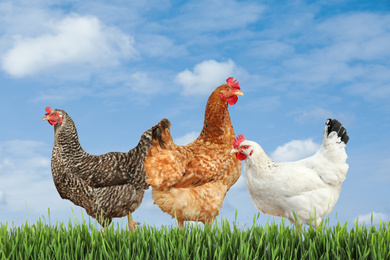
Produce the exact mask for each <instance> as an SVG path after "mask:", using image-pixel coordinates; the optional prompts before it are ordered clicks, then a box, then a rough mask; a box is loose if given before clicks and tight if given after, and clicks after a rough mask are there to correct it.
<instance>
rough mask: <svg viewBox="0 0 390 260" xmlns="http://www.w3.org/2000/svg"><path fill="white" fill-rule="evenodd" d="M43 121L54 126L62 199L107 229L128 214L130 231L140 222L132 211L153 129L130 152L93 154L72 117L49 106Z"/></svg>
mask: <svg viewBox="0 0 390 260" xmlns="http://www.w3.org/2000/svg"><path fill="white" fill-rule="evenodd" d="M46 112H47V113H46V115H45V117H44V118H43V119H42V120H48V122H49V123H50V124H51V125H54V148H53V153H52V158H51V170H52V175H53V180H54V184H55V186H56V188H57V191H58V193H59V194H60V196H61V198H62V199H68V200H70V201H72V202H73V203H74V204H76V205H77V206H81V207H83V208H84V209H85V210H86V212H87V214H88V215H90V216H91V217H93V218H95V219H96V220H97V221H98V222H99V223H100V225H102V226H103V232H104V228H105V227H108V226H109V225H110V223H111V221H112V219H113V218H121V217H124V216H127V217H128V221H129V223H128V224H129V231H130V232H132V230H133V229H134V228H135V225H137V224H139V223H136V222H133V221H132V217H131V213H132V212H134V211H135V210H136V209H137V208H138V207H139V206H140V204H141V202H142V199H143V196H144V191H145V190H147V189H148V188H149V185H148V184H147V183H146V182H145V171H144V167H143V162H144V159H145V156H146V155H147V153H148V149H149V147H150V146H151V145H152V130H151V129H149V130H147V131H146V132H144V133H143V134H142V136H141V140H140V141H139V143H138V145H137V146H136V147H135V148H133V149H131V150H130V151H129V152H128V153H122V152H110V153H106V154H102V155H90V154H88V153H86V152H85V151H84V150H83V148H82V147H81V145H80V143H79V140H78V136H77V130H76V126H75V124H74V122H73V120H72V118H71V117H70V116H69V115H68V114H67V113H66V112H65V111H64V110H60V109H53V110H51V108H50V107H47V108H46Z"/></svg>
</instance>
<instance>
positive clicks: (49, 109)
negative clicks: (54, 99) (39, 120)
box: [45, 107, 51, 115]
mask: <svg viewBox="0 0 390 260" xmlns="http://www.w3.org/2000/svg"><path fill="white" fill-rule="evenodd" d="M45 110H46V112H47V113H46V115H48V114H50V113H51V108H50V107H46V108H45Z"/></svg>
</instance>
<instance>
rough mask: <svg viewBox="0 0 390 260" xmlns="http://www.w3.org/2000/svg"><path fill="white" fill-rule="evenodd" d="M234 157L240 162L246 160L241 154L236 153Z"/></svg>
mask: <svg viewBox="0 0 390 260" xmlns="http://www.w3.org/2000/svg"><path fill="white" fill-rule="evenodd" d="M236 157H237V159H238V160H240V161H244V160H246V155H245V154H243V153H236Z"/></svg>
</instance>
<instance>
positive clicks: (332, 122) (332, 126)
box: [326, 118, 349, 144]
mask: <svg viewBox="0 0 390 260" xmlns="http://www.w3.org/2000/svg"><path fill="white" fill-rule="evenodd" d="M326 125H327V126H328V135H329V134H330V133H331V132H333V131H334V132H336V133H337V135H338V136H339V137H340V138H341V141H343V142H344V143H345V144H347V143H348V141H349V136H348V135H347V129H345V127H344V126H343V125H342V124H341V123H340V122H339V121H338V120H336V119H331V118H328V120H327V121H326Z"/></svg>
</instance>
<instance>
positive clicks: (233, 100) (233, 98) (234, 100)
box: [228, 96, 238, 105]
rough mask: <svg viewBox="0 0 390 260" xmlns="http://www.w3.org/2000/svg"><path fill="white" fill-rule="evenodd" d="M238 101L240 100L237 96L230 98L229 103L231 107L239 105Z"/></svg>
mask: <svg viewBox="0 0 390 260" xmlns="http://www.w3.org/2000/svg"><path fill="white" fill-rule="evenodd" d="M237 100H238V97H237V96H231V97H230V98H228V103H229V105H234V104H236V103H237Z"/></svg>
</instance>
